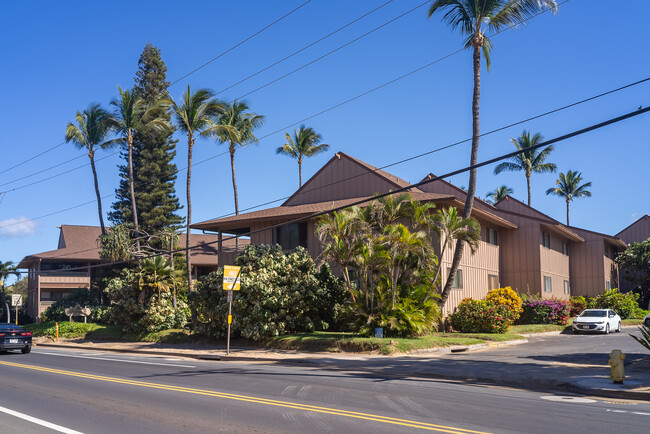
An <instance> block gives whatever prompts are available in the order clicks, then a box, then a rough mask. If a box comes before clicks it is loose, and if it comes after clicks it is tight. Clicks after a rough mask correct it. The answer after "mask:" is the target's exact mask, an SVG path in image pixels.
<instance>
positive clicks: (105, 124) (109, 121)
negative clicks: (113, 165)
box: [65, 103, 115, 235]
mask: <svg viewBox="0 0 650 434" xmlns="http://www.w3.org/2000/svg"><path fill="white" fill-rule="evenodd" d="M75 121H76V123H77V124H76V125H75V124H73V123H72V122H68V124H67V125H66V128H65V141H66V142H72V143H74V144H75V146H76V147H77V149H85V150H87V151H88V158H89V159H90V167H91V168H92V171H93V179H94V181H95V194H96V195H97V210H98V212H99V224H100V226H101V228H102V235H106V228H105V227H104V217H103V212H102V198H101V196H100V194H99V184H98V183H97V169H96V168H95V150H96V148H99V149H108V148H110V147H112V146H114V145H115V142H113V141H111V140H109V141H107V140H106V137H107V136H108V135H109V134H110V132H111V129H112V127H113V124H114V120H113V118H112V116H111V115H110V114H109V113H108V112H107V111H106V110H104V109H103V108H102V107H101V106H100V105H99V104H97V103H93V104H91V105H90V106H88V108H87V109H86V110H84V111H83V112H77V114H76V116H75Z"/></svg>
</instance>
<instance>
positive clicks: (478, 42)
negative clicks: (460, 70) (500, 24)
mask: <svg viewBox="0 0 650 434" xmlns="http://www.w3.org/2000/svg"><path fill="white" fill-rule="evenodd" d="M482 44H483V36H482V35H481V34H480V33H477V34H475V35H474V37H473V38H472V45H473V47H474V53H473V64H474V65H473V66H474V93H473V95H472V151H471V156H470V163H469V164H470V165H471V166H474V165H475V164H476V161H477V159H478V141H479V140H478V139H479V134H480V130H479V99H480V95H481V46H482ZM475 192H476V168H473V169H470V171H469V186H468V188H467V198H466V199H465V208H464V209H463V218H469V217H470V216H471V214H472V207H473V206H474V193H475ZM464 248H465V244H464V243H463V242H462V241H460V240H458V241H456V249H455V251H454V259H453V260H452V262H451V269H450V270H449V276H447V282H446V283H445V287H444V289H443V290H442V294H441V297H440V310H443V308H444V307H445V303H446V302H447V299H448V298H449V293H450V292H451V285H452V284H453V282H454V278H455V277H456V271H457V270H458V266H459V265H460V260H461V259H462V257H463V250H464Z"/></svg>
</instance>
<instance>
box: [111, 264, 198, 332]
mask: <svg viewBox="0 0 650 434" xmlns="http://www.w3.org/2000/svg"><path fill="white" fill-rule="evenodd" d="M104 292H105V293H106V295H107V296H108V297H109V298H110V300H111V305H110V306H109V307H108V309H107V311H106V314H105V316H104V319H105V320H106V321H107V322H108V323H109V324H114V325H118V326H120V327H122V331H123V332H124V333H136V334H141V333H151V332H158V331H161V330H166V329H171V328H180V327H182V326H183V325H184V324H185V323H186V322H187V317H188V314H189V308H188V306H187V303H185V302H184V301H183V297H182V296H179V297H177V298H178V300H177V306H176V308H175V309H174V307H173V306H172V294H171V293H169V292H160V293H156V292H154V293H152V294H150V295H148V296H146V297H143V292H142V291H141V290H140V289H139V286H138V275H137V274H136V273H133V272H132V271H130V270H124V271H122V277H120V278H115V279H111V280H110V281H109V282H108V287H107V288H106V290H105V291H104Z"/></svg>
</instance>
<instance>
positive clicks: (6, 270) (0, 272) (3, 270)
mask: <svg viewBox="0 0 650 434" xmlns="http://www.w3.org/2000/svg"><path fill="white" fill-rule="evenodd" d="M10 274H14V275H15V276H16V277H19V276H20V273H19V272H18V270H17V269H16V267H15V266H14V264H13V262H11V261H8V262H2V261H0V288H2V300H3V301H4V303H5V310H6V312H7V324H9V323H10V322H11V317H10V315H11V314H10V312H9V303H7V296H6V294H5V279H6V278H7V277H9V275H10Z"/></svg>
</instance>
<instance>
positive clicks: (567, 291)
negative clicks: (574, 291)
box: [564, 280, 571, 294]
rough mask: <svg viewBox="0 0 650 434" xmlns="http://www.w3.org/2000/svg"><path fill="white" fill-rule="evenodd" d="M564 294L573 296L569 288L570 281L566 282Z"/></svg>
mask: <svg viewBox="0 0 650 434" xmlns="http://www.w3.org/2000/svg"><path fill="white" fill-rule="evenodd" d="M564 293H565V294H571V288H570V287H569V281H568V280H565V281H564Z"/></svg>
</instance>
